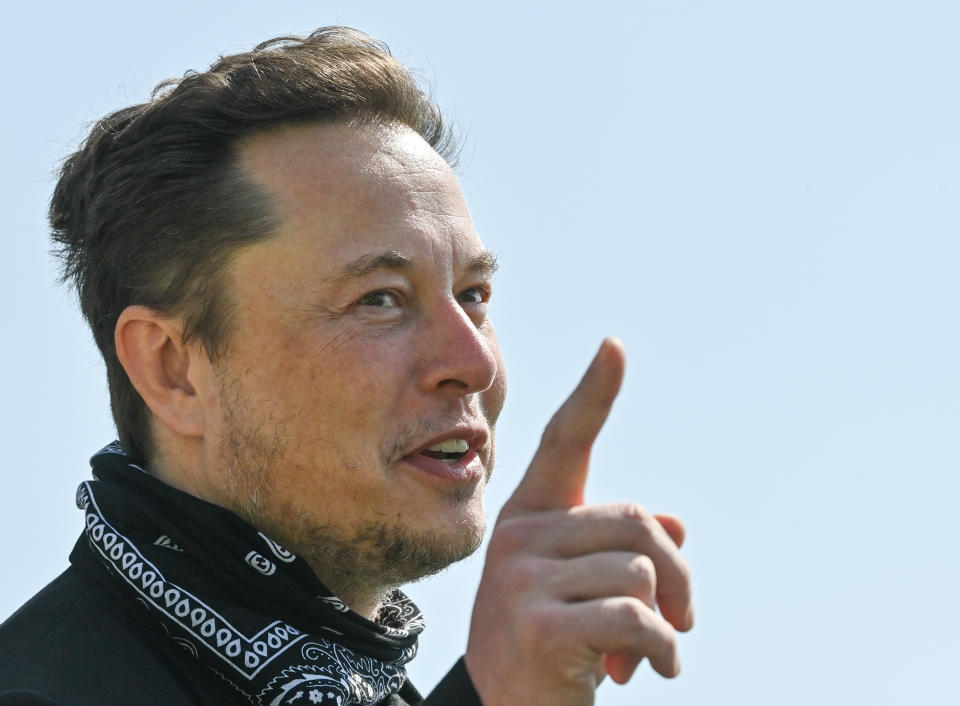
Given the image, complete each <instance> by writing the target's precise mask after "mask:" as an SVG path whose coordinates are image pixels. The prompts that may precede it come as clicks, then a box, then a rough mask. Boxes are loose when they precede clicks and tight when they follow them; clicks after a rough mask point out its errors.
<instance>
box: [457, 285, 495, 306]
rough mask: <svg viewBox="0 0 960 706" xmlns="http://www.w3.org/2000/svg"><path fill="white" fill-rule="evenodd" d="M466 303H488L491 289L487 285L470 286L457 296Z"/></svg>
mask: <svg viewBox="0 0 960 706" xmlns="http://www.w3.org/2000/svg"><path fill="white" fill-rule="evenodd" d="M457 299H459V300H460V301H461V302H463V303H466V304H486V303H487V302H488V301H490V289H489V288H487V287H470V289H465V290H463V291H462V292H460V294H459V296H458V297H457Z"/></svg>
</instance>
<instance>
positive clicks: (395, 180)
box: [239, 124, 467, 227]
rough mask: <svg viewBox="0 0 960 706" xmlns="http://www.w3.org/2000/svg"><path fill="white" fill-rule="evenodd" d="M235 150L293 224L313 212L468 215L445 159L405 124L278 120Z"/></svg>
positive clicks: (361, 215)
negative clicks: (288, 124) (290, 122)
mask: <svg viewBox="0 0 960 706" xmlns="http://www.w3.org/2000/svg"><path fill="white" fill-rule="evenodd" d="M239 154H240V163H241V165H242V167H243V169H244V171H245V172H246V173H247V174H248V175H249V176H250V177H251V178H252V179H253V181H254V182H255V183H256V184H257V185H258V186H260V187H261V188H262V189H263V190H264V191H266V192H267V194H268V195H269V196H270V197H271V198H272V200H273V201H274V203H275V206H276V208H277V209H278V210H279V211H280V215H281V218H282V219H283V220H285V221H286V222H287V224H288V225H289V226H291V227H301V226H308V225H310V224H308V223H301V222H300V219H303V218H307V219H315V218H316V216H317V213H318V212H326V213H328V214H330V216H331V217H333V216H344V217H346V216H349V217H353V218H355V219H364V218H365V217H366V218H369V219H370V220H374V219H383V218H387V217H397V216H398V215H400V214H401V213H406V212H410V215H416V212H417V211H425V212H429V213H432V214H434V215H436V216H447V217H457V216H461V217H462V216H464V215H467V209H466V204H465V202H464V201H463V195H462V193H461V191H460V187H459V183H458V182H457V179H456V176H455V175H454V174H453V171H452V170H451V169H450V167H449V165H447V163H446V162H444V160H443V159H442V158H441V157H440V156H439V155H438V154H437V153H436V152H435V151H434V150H433V148H431V147H430V145H428V144H427V143H426V142H425V141H424V140H423V138H422V137H420V136H419V135H418V134H416V133H415V132H413V131H412V130H410V129H409V128H407V127H403V126H363V127H354V126H350V125H344V124H329V125H324V124H310V125H303V126H294V127H284V128H280V129H278V130H275V131H271V132H267V133H263V134H259V135H256V136H253V137H252V138H248V139H247V140H245V141H244V142H242V143H241V146H240V152H239ZM312 225H314V226H315V225H317V224H316V223H315V222H314V223H313V224H312Z"/></svg>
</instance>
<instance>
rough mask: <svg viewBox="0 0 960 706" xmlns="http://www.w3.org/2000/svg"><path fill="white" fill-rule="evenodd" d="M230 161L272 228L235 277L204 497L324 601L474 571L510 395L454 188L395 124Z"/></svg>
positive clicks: (266, 146) (474, 244)
mask: <svg viewBox="0 0 960 706" xmlns="http://www.w3.org/2000/svg"><path fill="white" fill-rule="evenodd" d="M241 163H242V165H243V167H244V169H245V171H246V173H247V174H248V175H249V177H250V178H251V179H252V181H253V182H254V183H255V184H257V185H258V186H259V187H260V188H261V189H262V190H263V191H264V192H266V193H267V194H268V195H269V196H270V197H272V199H273V201H274V206H275V209H276V212H277V215H278V216H279V221H280V226H279V228H278V229H277V233H276V235H275V236H273V237H271V238H269V239H267V240H266V241H264V242H262V243H258V244H255V245H252V246H249V247H246V248H244V249H242V250H240V251H239V253H238V254H237V255H236V256H235V257H234V258H233V261H232V263H231V264H230V265H229V266H228V274H229V282H228V285H227V286H228V288H229V291H230V293H231V294H232V296H233V299H234V301H233V305H234V314H233V315H232V316H231V319H230V322H229V325H230V337H229V341H228V349H227V353H226V355H225V356H224V359H223V360H222V361H220V363H218V366H219V368H218V377H219V381H220V384H219V389H218V391H217V395H216V396H217V397H218V399H214V400H213V402H212V403H211V406H212V408H214V409H219V414H218V415H214V416H218V417H219V418H218V419H215V420H212V424H213V425H214V432H215V435H217V436H219V438H220V439H221V441H220V443H219V444H218V446H217V449H216V451H215V452H214V453H212V454H211V458H210V459H209V460H208V461H209V465H211V466H213V467H214V468H216V469H218V470H219V471H220V473H219V477H220V478H222V479H225V482H224V483H223V485H222V486H221V487H220V488H217V489H214V490H211V493H212V494H213V495H214V496H216V497H215V498H214V499H215V500H216V501H218V502H220V504H223V505H226V506H227V507H231V508H232V509H234V510H236V511H238V512H240V513H241V514H243V515H244V516H246V517H247V518H248V519H249V520H251V521H252V522H253V523H254V524H255V525H256V526H257V527H259V528H260V529H262V530H263V531H265V532H267V533H268V534H270V535H272V536H273V537H274V538H276V539H277V540H279V541H280V542H282V543H284V544H286V545H287V546H288V547H289V548H290V549H291V550H293V551H295V552H297V553H298V554H301V555H302V556H303V557H304V558H306V559H307V560H308V561H310V562H311V564H312V565H313V566H314V568H315V570H317V572H318V574H319V575H320V576H321V578H324V579H325V580H327V582H328V583H330V584H331V585H332V586H333V587H335V589H336V587H341V588H342V589H343V590H344V591H348V590H352V589H353V588H355V587H362V586H364V585H365V582H368V583H369V584H371V585H374V584H376V583H377V582H381V585H383V584H387V585H395V584H397V583H402V582H405V581H408V580H412V579H414V578H418V577H419V576H422V575H424V574H427V573H431V572H433V571H435V570H437V569H439V568H441V567H442V566H444V565H447V564H449V563H450V562H452V561H456V560H457V559H460V558H462V557H464V556H466V555H467V554H469V553H470V552H472V551H473V550H474V549H475V548H476V546H477V545H478V543H479V541H480V538H481V536H482V533H483V528H484V521H485V520H484V512H483V490H484V487H485V485H486V483H487V480H488V478H489V476H490V473H491V470H492V467H493V455H494V454H493V426H494V423H495V421H496V419H497V416H498V415H499V413H500V409H501V407H502V405H503V399H504V395H505V391H506V385H505V379H504V370H503V364H502V361H501V357H500V351H499V348H498V346H497V341H496V337H495V334H494V330H493V326H492V325H491V323H490V321H489V320H488V319H487V300H488V298H489V294H490V287H491V283H490V278H491V276H492V269H493V262H492V259H491V257H490V255H489V254H488V253H487V251H486V250H485V249H484V247H483V245H482V244H481V242H480V240H479V238H478V237H477V234H476V232H475V230H474V227H473V223H472V221H471V219H470V215H469V213H468V210H467V206H466V203H465V201H464V198H463V195H462V193H461V191H460V187H459V184H458V183H457V180H456V177H455V176H454V175H453V173H452V171H451V170H450V168H449V167H448V166H447V165H446V163H445V162H443V160H442V159H441V158H440V157H439V156H438V155H437V154H436V153H435V152H434V151H433V150H432V149H431V148H430V147H429V146H428V145H427V144H426V143H425V142H424V141H423V140H422V139H421V138H420V137H419V136H417V135H416V134H415V133H413V132H412V131H410V130H408V129H405V128H391V129H384V128H374V127H367V128H352V127H348V126H330V125H327V126H319V125H311V126H303V127H295V128H286V129H283V130H280V131H276V132H272V133H269V134H265V135H259V136H257V137H255V138H253V139H251V140H248V141H247V142H246V143H244V145H243V147H242V150H241ZM215 476H216V474H215Z"/></svg>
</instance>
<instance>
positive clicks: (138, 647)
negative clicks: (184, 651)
mask: <svg viewBox="0 0 960 706" xmlns="http://www.w3.org/2000/svg"><path fill="white" fill-rule="evenodd" d="M143 612H144V615H143V616H142V617H141V616H137V615H134V614H131V613H129V612H128V611H127V610H126V609H124V608H123V607H121V606H120V605H119V604H118V603H117V601H115V600H114V599H113V597H112V596H111V595H110V593H109V592H108V591H107V590H106V589H104V588H103V587H102V586H101V585H100V584H99V583H97V582H96V581H94V580H93V579H91V578H89V577H88V576H86V575H84V574H83V573H81V572H80V571H78V570H77V569H76V568H74V567H71V568H69V569H67V570H66V571H65V572H63V573H62V574H61V575H60V576H58V577H57V578H56V579H54V580H53V581H52V582H51V583H50V584H48V585H47V586H46V587H45V588H43V589H42V590H41V591H40V592H39V593H37V594H36V595H35V596H34V597H33V598H31V599H30V600H29V601H28V602H27V603H25V604H24V605H23V606H22V607H21V608H20V609H19V610H18V611H17V612H16V613H14V614H13V615H11V616H10V617H9V618H8V619H7V620H6V621H5V622H4V623H3V624H2V625H0V704H4V703H28V702H21V701H19V700H15V701H11V700H10V699H12V698H14V694H18V695H23V694H28V693H29V694H33V695H35V696H36V697H37V698H40V697H41V696H42V697H46V698H48V699H49V700H50V702H51V703H62V704H65V705H67V704H69V705H70V706H73V705H74V704H103V703H143V704H153V703H157V704H160V703H195V702H196V697H195V693H196V692H195V690H194V688H193V687H192V686H190V676H189V675H186V674H184V673H183V670H182V665H181V664H180V663H178V662H177V660H176V655H170V654H168V653H167V652H165V650H164V649H163V647H162V645H158V644H157V643H156V642H155V640H154V639H152V638H151V637H150V636H149V634H148V632H147V630H145V629H144V622H145V621H147V620H149V619H150V617H149V616H148V615H147V613H146V610H144V611H143ZM161 637H162V636H161ZM188 666H189V665H188ZM204 676H207V675H204ZM37 703H42V702H41V701H37Z"/></svg>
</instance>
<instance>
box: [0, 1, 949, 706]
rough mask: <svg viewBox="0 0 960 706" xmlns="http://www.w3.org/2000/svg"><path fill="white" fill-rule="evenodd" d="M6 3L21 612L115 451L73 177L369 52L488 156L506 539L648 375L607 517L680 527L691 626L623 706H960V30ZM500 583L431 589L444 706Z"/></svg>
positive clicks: (14, 559)
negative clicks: (454, 668)
mask: <svg viewBox="0 0 960 706" xmlns="http://www.w3.org/2000/svg"><path fill="white" fill-rule="evenodd" d="M9 5H10V4H8V5H7V7H6V8H5V9H3V10H0V26H2V27H3V28H4V40H3V41H4V43H3V47H2V49H0V58H2V66H3V73H2V90H3V100H2V103H3V109H2V111H0V120H2V133H0V135H2V137H0V144H2V149H3V165H4V168H3V173H2V180H3V182H2V188H0V198H2V208H3V216H4V223H5V228H4V230H5V232H4V238H3V242H4V246H5V250H4V252H5V253H6V254H5V256H4V257H3V258H0V301H2V302H3V307H4V316H5V321H4V325H3V327H2V328H3V345H2V358H0V361H2V366H3V370H4V373H5V384H4V388H5V390H4V392H5V395H4V402H3V404H2V406H0V442H2V444H3V448H4V458H5V463H4V468H5V471H4V474H3V476H2V481H3V485H2V487H3V504H2V507H3V512H2V515H0V532H2V536H3V540H2V545H0V546H2V552H3V553H2V558H0V566H2V569H0V571H2V581H0V617H2V616H5V615H7V614H8V613H9V612H12V611H13V610H14V609H15V607H16V606H17V605H19V604H20V603H21V602H22V601H23V600H24V599H25V598H26V597H27V596H29V595H30V594H31V593H33V592H34V591H35V590H37V589H38V588H40V587H41V586H42V585H43V584H44V583H46V581H47V580H49V579H50V578H52V577H53V576H54V575H55V574H56V573H57V572H58V571H59V570H60V569H61V568H62V567H63V566H65V562H66V555H67V553H68V551H69V549H70V547H71V546H72V544H73V542H74V539H75V537H76V535H77V534H78V532H79V530H80V527H81V515H80V513H79V512H78V511H76V510H75V509H73V493H74V488H75V486H76V484H77V483H78V482H79V481H81V480H82V479H84V478H85V477H87V474H88V470H87V466H86V458H87V456H88V455H89V454H90V453H91V452H92V451H94V450H95V449H97V448H98V447H99V446H100V445H101V444H103V443H105V442H106V441H108V440H110V439H112V438H113V431H112V425H111V422H110V419H109V416H108V411H107V402H106V396H105V392H104V387H105V385H104V381H103V371H102V366H101V364H100V362H99V360H98V357H97V354H96V353H95V351H94V349H93V347H92V345H91V343H90V339H89V336H88V334H87V332H86V329H85V328H84V326H83V324H82V323H81V322H80V319H79V316H78V314H77V311H76V306H75V305H74V304H73V302H72V299H71V295H70V294H69V293H68V292H66V291H65V290H64V289H62V288H57V287H55V286H54V285H53V280H54V278H55V268H54V266H53V264H52V263H51V260H50V258H49V256H48V254H47V249H48V244H47V240H46V226H45V221H44V217H45V209H46V202H47V199H48V198H49V194H50V191H51V188H52V173H53V169H54V165H55V164H56V162H57V160H58V159H60V158H62V157H63V156H64V155H66V154H67V153H68V151H69V150H70V149H72V148H74V147H75V146H76V145H77V143H78V140H79V139H80V137H81V136H82V135H83V134H84V132H85V126H86V125H89V122H90V121H91V120H93V119H95V118H96V117H98V116H100V115H102V114H104V113H105V112H107V111H108V110H111V109H114V108H117V107H120V106H122V105H126V104H128V103H131V102H134V101H139V100H141V99H143V98H144V97H145V96H146V95H147V94H148V93H149V90H150V88H151V87H152V86H153V85H154V84H155V83H156V82H158V81H159V80H161V79H163V78H165V77H168V76H173V75H178V74H180V73H182V72H183V71H184V70H186V69H188V68H203V67H206V66H207V65H208V64H209V63H210V62H211V61H212V60H213V59H214V57H215V56H216V54H218V53H220V52H228V51H236V50H241V49H245V48H248V47H250V46H251V45H253V44H255V43H257V42H259V41H260V40H262V39H264V38H266V37H269V36H272V35H275V34H281V33H291V32H307V31H309V30H311V29H312V28H314V27H316V26H319V25H323V24H332V23H344V24H351V25H354V26H357V27H360V28H362V29H365V30H367V31H369V32H371V33H373V34H376V35H378V36H380V37H381V38H383V39H385V40H386V41H388V42H389V43H390V44H391V46H392V47H393V49H394V50H395V52H396V54H398V55H399V56H400V57H401V59H403V60H404V61H406V62H407V63H409V64H411V65H413V66H414V67H416V68H418V69H419V70H420V71H421V74H422V75H423V76H424V77H426V78H427V80H428V81H429V82H430V83H431V84H434V85H435V86H436V95H437V97H438V99H439V101H440V103H441V105H443V106H444V107H445V108H446V110H447V111H448V112H449V114H450V115H451V116H453V117H454V118H455V119H456V121H457V123H458V124H459V126H460V128H461V132H462V133H463V134H464V135H466V144H467V149H466V152H465V155H466V159H465V163H464V166H463V169H462V172H463V184H464V187H465V190H466V192H467V196H468V198H469V200H470V202H471V205H472V209H473V212H474V216H475V219H476V222H477V224H478V227H479V228H480V231H481V233H482V235H483V237H484V238H485V240H486V242H487V244H488V245H489V246H490V247H491V248H493V249H494V250H496V251H497V252H499V253H500V255H501V259H502V269H501V274H500V276H499V279H498V283H497V292H496V295H495V305H494V308H493V310H492V312H493V316H494V317H495V318H496V321H497V322H498V326H499V331H500V336H501V341H502V344H503V348H504V351H505V354H506V358H507V361H508V365H509V370H510V380H511V395H510V399H509V401H508V405H507V409H506V411H505V413H504V415H503V417H502V424H501V432H500V439H501V444H500V447H501V450H500V464H499V467H498V474H497V475H496V477H495V483H494V486H493V488H492V489H491V491H490V508H491V511H492V512H494V511H495V510H496V509H497V508H498V507H499V505H500V503H501V502H502V500H503V498H504V497H505V496H506V494H507V493H508V492H509V491H510V489H511V488H512V486H513V485H514V484H515V482H516V481H517V479H518V478H519V476H520V474H521V473H522V471H523V469H524V468H525V465H526V462H527V460H528V459H529V457H530V456H531V454H532V452H533V450H534V448H535V446H536V443H537V440H538V437H539V434H540V431H541V429H542V426H543V424H544V423H545V421H546V420H547V419H548V417H549V415H550V414H551V413H552V411H553V409H554V408H555V406H556V405H557V404H558V403H559V402H560V401H561V400H562V399H563V398H564V397H565V395H566V394H567V392H568V391H569V390H570V389H571V388H572V386H573V384H574V383H575V381H576V379H577V378H578V376H579V374H580V373H581V371H582V370H583V368H584V367H585V365H586V363H587V361H588V360H589V358H590V356H591V355H592V352H593V350H594V348H595V347H596V345H597V344H598V343H599V341H600V339H601V338H602V337H603V336H604V335H606V334H616V335H618V336H620V337H621V338H622V339H623V340H624V341H625V342H626V345H627V347H628V350H629V354H630V362H629V369H628V376H627V380H626V385H625V388H624V391H623V394H622V397H621V399H620V400H619V401H618V404H617V407H616V408H615V410H614V414H613V416H612V418H611V421H610V423H609V424H608V426H607V428H606V430H605V431H604V433H603V435H602V436H601V439H600V443H599V449H598V451H597V453H596V460H595V464H594V471H593V474H592V478H591V485H590V492H589V495H590V498H591V499H592V500H594V501H612V500H624V499H634V500H637V501H640V502H642V503H643V504H645V505H646V506H648V507H650V508H651V509H653V510H670V511H674V512H676V513H678V514H680V515H681V516H683V517H684V518H685V519H686V521H687V523H688V527H689V543H688V547H687V556H688V557H689V559H690V561H691V563H692V565H693V566H694V569H695V591H696V598H697V609H698V619H699V621H698V625H697V627H696V629H695V630H694V631H693V632H692V633H690V634H689V635H687V636H684V637H683V638H682V639H681V650H682V655H683V659H684V672H683V674H682V675H681V676H680V677H679V678H678V679H677V680H675V681H672V682H668V681H665V680H662V679H660V678H659V677H657V676H656V675H654V674H653V673H652V672H651V670H650V669H649V667H647V666H643V667H642V668H641V670H640V671H639V673H638V675H637V677H636V678H635V679H634V681H633V682H632V683H631V684H630V685H629V686H628V687H625V688H621V687H615V686H612V685H609V684H608V685H605V686H603V687H602V688H601V690H600V692H599V697H598V703H599V704H605V705H614V704H624V705H626V704H684V705H687V706H689V705H691V704H697V705H704V704H738V705H754V704H755V705H758V706H759V705H761V704H764V705H766V704H785V705H794V704H796V705H799V704H810V703H817V704H853V703H856V704H917V703H923V704H958V703H960V695H958V692H960V690H958V686H957V677H956V676H955V674H956V671H955V670H956V668H957V665H956V662H957V658H958V657H960V637H958V635H960V608H958V594H960V573H958V569H957V558H958V557H957V554H958V552H957V549H956V540H957V538H958V531H957V522H956V520H955V507H956V503H957V498H958V495H960V487H958V481H957V472H958V470H960V449H958V435H957V429H958V423H960V402H958V400H960V374H958V360H960V336H958V321H960V304H958V302H960V283H958V280H960V238H958V226H960V205H958V203H960V202H958V195H960V138H958V126H960V9H958V8H960V5H958V4H957V3H954V2H948V1H946V0H945V1H942V2H924V1H918V2H906V1H905V0H904V1H900V2H884V1H882V0H873V1H872V2H836V1H834V2H823V1H818V0H814V1H809V0H808V1H807V2H773V1H769V0H768V1H766V2H761V1H756V2H747V1H744V0H734V1H731V2H707V1H701V2H694V1H682V0H674V1H672V2H667V1H665V0H664V1H653V0H650V1H646V2H632V3H627V2H623V3H611V2H590V3H564V2H551V3H542V4H527V5H519V6H518V5H515V4H507V3H503V4H501V3H483V4H481V3H453V2H430V3H398V2H299V3H297V2H287V3H283V2H281V3H276V4H268V3H264V2H249V1H247V0H240V1H237V2H232V3H224V2H209V3H197V2H189V3H188V2H182V1H181V0H169V1H167V2H161V3H116V4H110V3H97V2H85V3H66V2H64V3H45V2H29V3H16V4H15V8H16V9H10V7H9ZM480 566H481V561H480V559H479V558H477V559H475V560H472V561H469V562H467V563H466V564H464V565H462V566H460V567H457V568H455V569H453V570H451V571H448V572H447V573H446V574H444V575H442V576H440V577H438V578H436V579H435V580H432V581H429V582H427V583H424V584H421V585H417V586H414V587H413V588H412V590H411V593H412V594H413V596H414V597H415V598H416V599H417V600H418V601H419V602H420V603H421V605H422V607H423V608H424V609H425V610H426V612H427V613H428V617H429V619H430V624H431V625H432V627H431V628H430V629H428V632H427V633H426V635H425V637H424V639H423V642H422V653H421V657H420V658H418V660H417V661H416V662H415V663H414V666H413V668H412V670H411V671H412V674H413V676H414V678H415V680H416V682H417V683H418V684H419V685H420V686H421V687H422V688H424V689H425V690H426V689H429V688H430V687H431V686H432V684H433V683H434V682H435V681H436V680H437V679H438V678H439V677H440V675H441V674H442V672H443V671H445V670H446V668H447V667H448V666H449V664H450V663H451V662H452V661H453V660H454V659H455V658H456V657H457V655H459V654H460V652H461V651H462V649H463V646H464V642H465V635H466V625H467V622H468V617H469V610H470V606H471V604H472V598H473V593H474V590H475V587H476V583H477V579H478V574H479V570H480ZM77 646H78V649H96V648H97V646H96V645H92V644H89V643H87V642H85V641H84V639H83V636H77ZM504 678H505V679H509V675H504Z"/></svg>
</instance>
